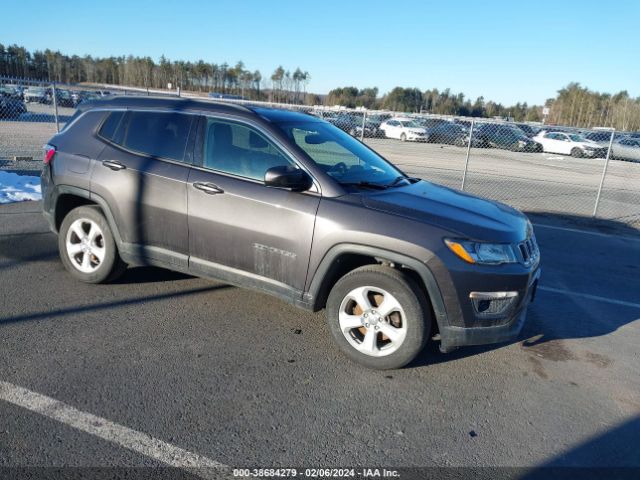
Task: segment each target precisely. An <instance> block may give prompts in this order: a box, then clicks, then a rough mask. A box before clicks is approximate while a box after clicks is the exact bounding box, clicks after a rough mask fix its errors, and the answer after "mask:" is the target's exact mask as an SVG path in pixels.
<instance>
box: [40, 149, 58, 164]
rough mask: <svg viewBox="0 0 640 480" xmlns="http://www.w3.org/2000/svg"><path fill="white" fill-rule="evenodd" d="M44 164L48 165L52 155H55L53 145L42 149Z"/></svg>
mask: <svg viewBox="0 0 640 480" xmlns="http://www.w3.org/2000/svg"><path fill="white" fill-rule="evenodd" d="M43 148H44V159H43V161H44V164H45V165H49V164H50V163H51V161H52V160H53V157H54V155H55V154H56V147H54V146H53V145H49V144H46V145H45V146H44V147H43Z"/></svg>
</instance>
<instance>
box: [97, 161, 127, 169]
mask: <svg viewBox="0 0 640 480" xmlns="http://www.w3.org/2000/svg"><path fill="white" fill-rule="evenodd" d="M102 165H104V166H105V167H107V168H110V169H111V170H115V171H118V170H124V169H125V168H127V167H126V166H125V165H123V164H121V163H120V162H118V161H117V160H105V161H104V162H102Z"/></svg>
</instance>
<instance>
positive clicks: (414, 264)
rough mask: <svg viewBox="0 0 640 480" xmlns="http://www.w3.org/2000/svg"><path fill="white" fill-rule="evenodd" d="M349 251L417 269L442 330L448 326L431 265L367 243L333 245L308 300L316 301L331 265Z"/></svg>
mask: <svg viewBox="0 0 640 480" xmlns="http://www.w3.org/2000/svg"><path fill="white" fill-rule="evenodd" d="M349 253H353V254H357V255H367V256H370V257H380V258H384V259H385V260H389V261H391V262H393V263H397V264H399V265H406V266H407V267H409V268H411V269H412V270H414V271H416V272H417V273H418V275H420V278H421V279H422V282H423V283H424V286H425V288H426V289H427V293H428V294H429V300H430V301H431V305H432V307H433V311H434V313H435V316H436V322H438V327H439V328H440V331H441V332H442V331H443V330H444V327H447V326H448V325H449V321H448V317H447V312H446V309H445V305H444V300H443V298H442V293H441V292H440V287H438V283H437V282H436V278H435V276H434V274H433V272H432V271H431V270H430V269H429V267H427V266H426V265H425V264H424V263H423V262H421V261H420V260H418V259H416V258H412V257H408V256H406V255H403V254H401V253H397V252H393V251H389V250H384V249H381V248H376V247H370V246H367V245H358V244H351V243H341V244H338V245H335V246H333V247H331V248H330V249H329V251H328V252H327V253H326V254H325V256H324V258H323V259H322V261H321V262H320V265H318V268H317V270H316V272H315V274H314V275H313V280H311V285H310V286H309V291H308V293H307V294H305V296H306V297H307V300H308V302H310V303H314V302H315V301H316V300H315V299H317V298H318V294H319V292H320V288H321V286H322V281H323V279H324V278H325V275H326V274H327V272H328V271H329V269H330V268H331V265H332V264H333V262H334V261H335V259H336V258H338V257H339V256H340V255H344V254H349Z"/></svg>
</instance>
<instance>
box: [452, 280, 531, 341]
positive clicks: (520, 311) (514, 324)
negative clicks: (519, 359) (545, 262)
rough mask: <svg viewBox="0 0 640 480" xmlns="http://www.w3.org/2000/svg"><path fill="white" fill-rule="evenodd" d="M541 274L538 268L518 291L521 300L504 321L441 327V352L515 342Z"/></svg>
mask: <svg viewBox="0 0 640 480" xmlns="http://www.w3.org/2000/svg"><path fill="white" fill-rule="evenodd" d="M540 272H541V270H540V268H536V270H535V271H534V272H533V273H532V274H531V276H530V279H529V282H528V283H527V285H526V288H525V289H524V290H521V289H519V290H518V293H519V295H520V300H519V302H518V304H517V306H516V308H515V309H514V310H513V313H511V314H509V315H508V316H507V317H506V318H505V319H504V320H503V321H500V322H499V323H498V322H495V323H492V324H490V325H486V326H481V325H478V324H477V323H476V324H474V325H473V326H456V325H445V326H441V328H440V339H441V340H440V350H441V351H442V352H450V351H452V350H455V349H456V348H458V347H462V346H466V345H485V344H490V343H502V342H508V341H511V340H515V339H516V338H517V337H518V335H519V334H520V331H521V330H522V327H523V325H524V323H525V321H526V317H527V309H528V307H529V304H530V303H531V302H532V301H533V300H534V298H535V294H536V290H537V286H538V280H539V279H540Z"/></svg>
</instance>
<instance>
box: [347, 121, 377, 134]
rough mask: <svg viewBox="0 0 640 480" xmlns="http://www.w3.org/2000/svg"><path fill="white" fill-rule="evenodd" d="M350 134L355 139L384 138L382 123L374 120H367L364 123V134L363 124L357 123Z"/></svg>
mask: <svg viewBox="0 0 640 480" xmlns="http://www.w3.org/2000/svg"><path fill="white" fill-rule="evenodd" d="M349 133H350V134H351V135H353V136H354V137H360V136H364V137H381V136H382V131H381V130H380V123H378V122H376V121H374V120H369V119H368V118H367V119H366V120H365V123H364V133H363V126H362V124H361V123H360V124H358V123H357V122H356V123H355V126H354V127H353V129H351V130H350V131H349Z"/></svg>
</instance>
